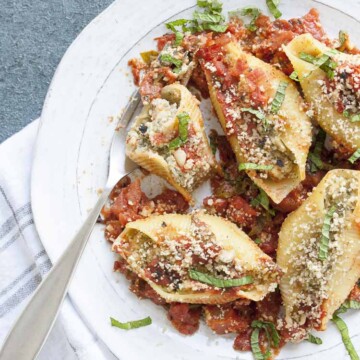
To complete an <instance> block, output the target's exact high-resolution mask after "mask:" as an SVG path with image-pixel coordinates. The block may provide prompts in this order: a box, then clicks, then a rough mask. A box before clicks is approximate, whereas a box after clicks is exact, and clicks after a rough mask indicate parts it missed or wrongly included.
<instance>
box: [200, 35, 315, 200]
mask: <svg viewBox="0 0 360 360" xmlns="http://www.w3.org/2000/svg"><path fill="white" fill-rule="evenodd" d="M221 49H222V54H224V59H225V60H224V61H226V63H227V66H228V67H229V68H228V70H227V72H228V73H229V72H231V71H232V70H233V69H234V71H237V67H241V66H246V67H248V68H249V69H251V71H253V72H254V71H259V72H260V71H261V74H259V76H262V77H263V79H262V81H261V86H260V87H262V88H263V90H264V91H263V93H264V94H265V95H266V96H267V97H269V99H271V98H274V97H275V94H276V91H277V89H278V87H279V84H280V83H281V82H282V83H285V84H286V90H285V97H284V99H283V102H282V104H281V108H280V111H279V112H278V114H277V115H276V116H275V115H274V114H272V113H271V112H270V111H269V106H268V105H266V108H264V109H263V110H264V113H265V114H266V118H267V119H270V120H271V121H273V122H274V124H275V126H274V129H275V130H274V131H273V132H274V134H275V135H276V138H277V140H276V141H277V142H280V143H282V145H281V146H283V148H284V150H286V153H287V157H289V158H290V159H291V161H292V169H291V171H290V172H289V174H287V175H285V176H284V177H283V178H280V177H279V178H270V177H268V178H264V176H262V174H260V173H259V172H257V171H254V170H248V171H247V174H248V175H249V176H250V178H251V179H252V180H253V181H254V182H255V183H256V184H257V185H258V186H259V187H261V188H262V189H263V190H264V191H265V192H266V193H267V194H268V195H269V197H270V198H271V199H272V200H273V201H274V202H275V203H280V202H281V201H282V200H283V199H284V198H285V197H286V196H287V195H288V194H289V192H290V191H291V190H293V189H294V188H295V187H296V186H297V185H298V184H299V183H300V182H301V181H302V180H303V179H304V178H305V164H306V159H307V154H308V150H309V147H310V144H311V123H310V120H309V118H308V116H307V115H306V113H305V111H304V106H303V100H302V98H301V96H300V94H299V92H298V90H297V88H296V86H295V85H294V83H293V82H292V81H291V80H290V79H289V78H288V77H287V76H285V75H284V74H283V73H282V72H281V71H279V70H277V69H276V68H274V67H273V66H272V65H270V64H267V63H265V62H263V61H262V60H260V59H258V58H256V57H254V56H252V55H251V54H249V53H247V52H245V51H243V50H242V49H241V47H240V46H239V45H238V44H237V43H236V42H234V41H231V42H229V43H227V44H225V45H223V46H222V48H221ZM200 61H201V64H202V66H203V69H204V72H205V75H206V79H207V83H208V87H209V91H210V98H211V101H212V104H213V105H214V108H215V110H216V113H217V115H218V118H219V120H220V123H221V125H222V127H223V129H224V132H225V134H226V135H227V138H228V140H229V142H230V145H231V147H232V149H233V151H234V153H235V155H236V158H237V161H238V162H239V163H244V162H249V160H248V157H249V154H251V151H252V150H249V149H247V148H246V147H244V141H246V136H243V133H244V132H245V131H247V130H242V129H243V127H244V126H247V123H246V120H245V117H244V112H243V111H242V110H241V109H238V108H236V106H238V105H237V103H236V102H235V103H234V104H235V105H234V104H232V103H230V100H228V99H230V98H229V96H230V97H231V92H232V91H233V90H232V89H231V87H230V90H226V91H225V90H223V86H224V85H223V84H222V83H221V80H218V78H217V73H218V70H216V64H215V62H214V63H212V62H211V60H210V61H209V60H207V59H206V57H204V58H203V59H201V60H200ZM216 61H218V60H216ZM239 64H240V65H239ZM244 64H245V65H244ZM219 71H220V70H219ZM243 85H244V84H243ZM243 85H242V83H241V75H240V80H239V83H238V84H236V87H237V88H238V90H237V91H238V93H239V94H241V92H242V87H243ZM245 85H246V84H245ZM234 86H235V85H234ZM240 98H241V95H239V96H238V98H236V99H240ZM224 99H225V100H224ZM236 101H237V100H236ZM229 103H230V105H229ZM249 104H251V102H249ZM228 106H230V108H229V107H228ZM248 106H251V105H248ZM238 107H239V106H238ZM240 108H242V106H240ZM234 109H236V111H235V113H234ZM260 110H262V109H260ZM280 123H281V131H280V130H277V127H278V124H280ZM248 126H249V125H248ZM278 128H279V127H278ZM239 129H240V130H239ZM248 129H249V127H248ZM239 134H240V135H239ZM265 136H267V135H265ZM265 136H263V137H264V138H265ZM249 141H250V143H251V146H256V147H255V148H254V149H253V151H254V152H261V153H262V152H264V150H263V149H262V145H261V143H262V139H254V140H249ZM261 156H262V155H261ZM269 156H270V158H271V154H270V155H269ZM274 160H275V159H274ZM250 162H253V161H250ZM274 163H275V164H276V165H275V167H276V166H277V162H274ZM278 169H279V171H280V172H281V168H280V166H278Z"/></svg>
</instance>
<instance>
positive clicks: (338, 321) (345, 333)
mask: <svg viewBox="0 0 360 360" xmlns="http://www.w3.org/2000/svg"><path fill="white" fill-rule="evenodd" d="M331 321H332V322H333V323H334V324H335V325H336V327H337V328H338V330H339V331H340V334H341V338H342V341H343V343H344V345H345V348H346V350H347V352H348V353H349V355H350V358H351V360H360V358H359V355H358V354H357V353H356V350H355V348H354V345H353V344H352V342H351V339H350V335H349V330H348V327H347V326H346V323H345V321H344V320H343V319H342V318H341V317H339V316H338V313H337V312H335V314H334V315H333V318H332V320H331Z"/></svg>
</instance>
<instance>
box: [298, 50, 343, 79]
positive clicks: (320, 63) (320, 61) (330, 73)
mask: <svg viewBox="0 0 360 360" xmlns="http://www.w3.org/2000/svg"><path fill="white" fill-rule="evenodd" d="M337 53H338V52H337V51H336V50H334V49H330V50H328V51H327V52H325V53H324V54H322V55H320V56H319V57H315V56H312V55H310V54H307V53H304V52H301V53H299V57H300V59H301V60H304V61H306V62H309V63H311V64H313V65H315V66H317V67H319V68H320V69H321V70H323V71H324V72H325V73H326V76H327V77H328V78H329V79H333V78H334V76H335V71H334V70H335V69H336V66H337V63H336V62H335V61H333V60H331V56H333V55H336V54H337Z"/></svg>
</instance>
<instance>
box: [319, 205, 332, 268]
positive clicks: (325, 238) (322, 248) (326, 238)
mask: <svg viewBox="0 0 360 360" xmlns="http://www.w3.org/2000/svg"><path fill="white" fill-rule="evenodd" d="M335 211H336V206H332V207H331V208H330V209H329V211H328V212H327V213H326V215H325V218H324V223H323V226H322V230H321V237H320V242H319V255H318V258H319V260H322V261H323V260H325V259H326V258H327V256H328V251H329V242H330V225H331V220H332V218H333V216H334V213H335Z"/></svg>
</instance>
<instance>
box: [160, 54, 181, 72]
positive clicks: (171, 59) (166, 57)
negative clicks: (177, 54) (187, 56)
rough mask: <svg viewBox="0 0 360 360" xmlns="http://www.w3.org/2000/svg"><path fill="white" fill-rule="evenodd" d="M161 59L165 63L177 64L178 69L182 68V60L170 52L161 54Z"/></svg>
mask: <svg viewBox="0 0 360 360" xmlns="http://www.w3.org/2000/svg"><path fill="white" fill-rule="evenodd" d="M160 61H161V62H162V63H163V64H165V65H168V64H172V65H175V68H176V69H178V70H180V69H181V66H182V61H181V60H179V59H176V58H174V57H173V56H171V55H170V54H161V55H160Z"/></svg>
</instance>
